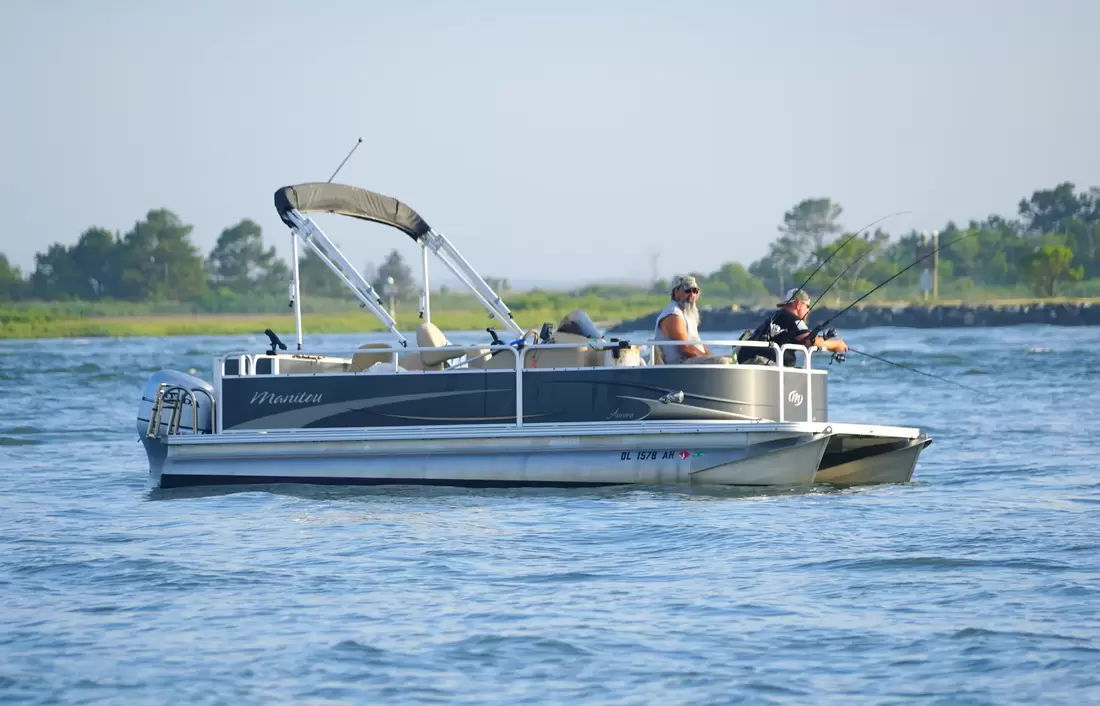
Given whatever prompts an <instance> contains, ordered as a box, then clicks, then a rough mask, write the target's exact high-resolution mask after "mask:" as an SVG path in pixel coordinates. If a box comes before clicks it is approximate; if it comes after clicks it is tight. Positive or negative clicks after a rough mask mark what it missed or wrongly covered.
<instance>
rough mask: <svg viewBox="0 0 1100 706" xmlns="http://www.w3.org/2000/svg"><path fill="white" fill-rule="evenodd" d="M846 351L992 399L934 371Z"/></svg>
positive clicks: (980, 391) (990, 396)
mask: <svg viewBox="0 0 1100 706" xmlns="http://www.w3.org/2000/svg"><path fill="white" fill-rule="evenodd" d="M848 351H849V352H851V353H858V354H859V355H862V356H866V357H868V358H871V359H872V360H877V361H879V362H882V363H886V364H887V365H892V366H894V367H895V368H901V369H902V370H908V371H909V372H911V373H917V374H918V375H924V376H925V377H930V378H932V379H933V380H939V381H940V382H946V383H948V384H949V385H956V386H957V387H961V388H962V389H964V390H969V391H971V392H976V393H978V394H979V395H981V396H983V397H988V398H990V399H994V397H993V395H991V394H989V393H988V392H986V391H985V390H979V389H978V388H976V387H971V386H970V385H964V384H962V383H961V382H958V381H956V380H952V379H950V378H945V377H943V376H942V375H936V374H934V373H930V372H927V371H925V370H921V369H919V368H914V367H911V366H909V365H902V364H901V363H895V362H894V361H892V360H887V359H886V358H883V357H882V356H877V355H875V354H873V353H868V352H867V351H859V350H856V349H855V348H849V349H848Z"/></svg>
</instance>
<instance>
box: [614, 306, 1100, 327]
mask: <svg viewBox="0 0 1100 706" xmlns="http://www.w3.org/2000/svg"><path fill="white" fill-rule="evenodd" d="M773 311H775V309H774V308H759V309H706V308H703V309H702V310H701V314H702V316H701V317H700V321H699V330H700V331H735V330H737V329H753V328H755V327H756V326H757V325H758V324H759V323H760V322H761V321H762V320H763V319H764V317H765V316H767V315H768V314H770V313H771V312H773ZM840 311H842V309H836V308H832V307H826V306H822V307H818V308H816V309H814V312H813V316H812V318H811V321H828V320H829V319H831V318H832V317H834V316H836V315H837V314H838V313H839V312H840ZM656 316H657V312H656V311H654V312H652V313H650V314H647V315H645V316H640V317H638V318H635V319H629V320H626V321H622V322H620V323H618V324H616V325H615V326H613V327H612V328H610V329H608V333H627V332H630V331H642V330H646V329H651V328H653V326H654V324H655V322H654V318H655V317H656ZM1026 324H1053V325H1056V326H1100V303H1098V302H1094V301H1091V300H1089V301H1077V302H1059V303H1044V302H1029V303H1021V304H1007V303H1006V304H980V305H971V306H967V305H962V304H957V305H924V304H920V305H900V306H879V305H871V306H863V307H856V308H853V309H850V310H848V311H847V312H845V313H844V315H843V317H841V318H840V319H839V320H838V321H837V328H845V329H858V328H869V327H871V326H900V327H905V328H965V327H969V326H1020V325H1026Z"/></svg>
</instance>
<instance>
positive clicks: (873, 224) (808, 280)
mask: <svg viewBox="0 0 1100 706" xmlns="http://www.w3.org/2000/svg"><path fill="white" fill-rule="evenodd" d="M905 213H911V212H910V211H898V212H897V213H891V214H889V215H886V216H883V217H882V218H879V219H878V220H874V221H871V222H870V223H868V224H867V225H865V226H863V227H862V228H860V229H859V230H857V231H856V232H855V233H852V234H851V235H849V236H848V237H847V238H845V239H844V242H843V243H841V244H840V245H839V246H838V247H837V249H836V250H834V251H833V252H832V254H831V255H829V257H827V258H825V259H824V260H822V261H821V262H819V263H817V267H815V268H814V271H813V272H811V273H810V276H809V277H807V278H806V279H805V280H803V282H802V284H800V285H798V287H797V289H795V291H796V292H797V291H798V290H799V289H803V288H804V287H805V286H806V285H807V284H809V283H810V280H811V279H813V278H814V275H816V274H817V273H818V271H819V270H821V268H822V267H824V266H825V265H826V264H827V263H828V262H829V260H832V259H833V258H834V257H836V256H837V255H838V254H839V253H840V251H841V250H843V249H844V246H845V245H847V244H848V243H849V242H851V240H852V239H853V238H855V237H856V236H857V235H859V234H860V233H862V232H863V231H865V230H867V229H868V228H870V227H871V226H876V225H878V224H879V223H882V222H883V221H885V220H887V219H889V218H893V217H894V216H900V215H902V214H905ZM857 262H858V260H857ZM820 298H821V297H818V299H820ZM787 303H788V304H790V303H791V300H790V299H788V300H787ZM816 303H817V302H816V301H815V302H814V304H816ZM810 308H811V309H812V308H813V307H812V306H811V307H810Z"/></svg>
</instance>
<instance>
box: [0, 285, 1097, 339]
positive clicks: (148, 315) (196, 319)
mask: <svg viewBox="0 0 1100 706" xmlns="http://www.w3.org/2000/svg"><path fill="white" fill-rule="evenodd" d="M510 299H512V301H511V302H510V304H511V307H512V312H513V314H514V316H515V319H516V322H517V323H518V324H519V325H520V326H521V327H522V328H524V329H536V330H537V329H538V328H539V327H540V326H541V325H542V324H543V323H544V322H551V323H555V324H556V323H557V322H559V321H561V319H562V317H563V316H565V314H567V313H569V312H570V311H572V310H573V309H582V310H584V311H585V312H587V313H588V315H589V316H590V317H591V318H592V320H593V321H595V322H596V323H597V324H600V325H601V326H606V325H609V324H612V323H617V322H619V321H624V320H627V319H633V318H637V317H640V316H645V315H647V314H651V313H653V312H655V311H657V310H658V309H660V308H661V307H662V306H664V304H665V302H666V301H667V299H666V298H665V297H664V296H663V295H637V296H631V297H626V298H623V299H602V298H598V297H594V296H588V297H571V296H569V295H566V294H557V293H550V294H547V293H537V294H531V293H529V294H526V295H524V294H520V295H515V296H513V297H510ZM1086 301H1087V302H1091V303H1093V304H1094V305H1095V304H1100V298H1098V297H1090V298H1072V297H1059V298H1055V299H1035V298H1026V297H1019V298H1001V299H992V298H989V299H986V298H977V297H971V298H967V299H961V298H960V299H944V298H941V299H940V300H939V301H937V302H936V305H938V306H959V305H963V304H967V305H978V304H985V305H993V306H998V305H999V306H1020V305H1028V304H1039V303H1044V304H1061V303H1079V302H1086ZM846 303H847V302H843V304H846ZM912 303H914V302H911V301H899V300H893V301H876V302H874V303H873V305H878V306H898V305H906V304H912ZM320 304H321V306H319V307H317V308H322V309H323V308H325V306H326V303H325V302H320ZM712 304H714V305H715V306H718V304H717V303H713V302H712ZM315 305H316V303H315ZM330 305H331V307H332V308H335V309H338V310H336V311H332V310H329V311H320V312H314V313H307V314H305V315H303V325H304V327H305V329H306V330H307V331H310V332H313V333H358V332H368V331H382V330H384V329H383V328H382V324H381V323H379V322H378V320H377V319H375V318H374V317H373V316H371V315H370V313H368V312H366V311H363V310H358V309H353V310H349V309H348V306H347V303H346V302H335V301H334V302H331V303H330ZM462 305H465V306H462ZM868 305H872V304H871V303H870V302H868ZM456 306H461V308H452V307H456ZM475 307H476V305H474V304H473V302H471V301H465V302H461V301H460V302H454V301H447V300H442V299H441V300H440V301H438V302H437V301H436V300H433V301H432V321H433V322H434V323H435V324H436V325H438V326H439V327H440V328H442V329H443V330H445V331H478V330H483V329H485V328H487V327H490V326H492V327H493V328H496V329H497V330H498V331H501V332H502V334H503V328H504V327H503V326H501V325H500V322H499V321H497V320H495V319H490V318H489V315H488V314H487V313H486V312H485V311H484V310H483V309H480V308H475ZM398 312H399V313H398V317H397V323H398V326H399V328H400V329H401V330H403V331H412V330H414V329H415V328H416V326H417V325H418V324H419V323H420V319H419V318H418V316H417V314H416V309H415V307H414V306H413V305H411V304H403V305H402V306H400V307H399V308H398ZM404 312H407V313H404ZM265 328H271V329H274V330H276V331H279V332H281V333H287V332H290V331H293V330H294V316H293V314H292V313H291V312H290V310H289V309H281V310H280V311H279V312H277V313H276V312H273V313H270V314H206V313H192V312H189V311H187V307H186V305H180V304H176V303H171V302H169V303H160V304H156V305H153V304H133V303H129V302H106V303H104V302H30V303H28V302H23V303H20V304H18V305H8V306H7V307H6V308H0V338H90V337H120V336H185V335H219V334H224V335H239V334H248V333H259V332H261V331H263V330H264V329H265Z"/></svg>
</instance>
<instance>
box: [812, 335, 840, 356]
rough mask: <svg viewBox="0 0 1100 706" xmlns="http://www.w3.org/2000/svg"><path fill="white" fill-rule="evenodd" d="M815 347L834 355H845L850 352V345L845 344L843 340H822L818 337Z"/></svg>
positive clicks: (815, 340)
mask: <svg viewBox="0 0 1100 706" xmlns="http://www.w3.org/2000/svg"><path fill="white" fill-rule="evenodd" d="M814 345H815V346H817V347H818V348H824V349H825V350H827V351H832V352H833V353H844V352H845V351H847V350H848V344H847V343H845V342H844V339H843V338H822V337H821V336H818V337H817V338H815V339H814Z"/></svg>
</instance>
